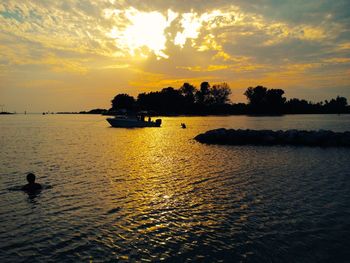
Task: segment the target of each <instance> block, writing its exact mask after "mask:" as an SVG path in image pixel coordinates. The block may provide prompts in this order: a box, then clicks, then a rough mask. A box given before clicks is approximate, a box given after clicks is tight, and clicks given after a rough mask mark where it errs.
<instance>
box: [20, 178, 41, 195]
mask: <svg viewBox="0 0 350 263" xmlns="http://www.w3.org/2000/svg"><path fill="white" fill-rule="evenodd" d="M27 181H28V184H26V185H25V186H23V187H22V190H23V191H26V192H31V193H32V192H36V191H40V190H41V189H42V186H41V184H38V183H36V182H35V174H33V173H29V174H27Z"/></svg>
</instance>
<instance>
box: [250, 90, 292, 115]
mask: <svg viewBox="0 0 350 263" xmlns="http://www.w3.org/2000/svg"><path fill="white" fill-rule="evenodd" d="M283 94H284V91H283V90H281V89H267V88H265V87H263V86H256V87H255V88H253V87H249V88H248V89H247V90H246V91H245V92H244V95H245V96H246V97H247V99H248V102H249V108H250V111H251V112H252V113H258V114H261V113H263V114H265V113H268V114H280V113H282V112H283V108H284V104H285V102H286V98H284V97H282V96H283Z"/></svg>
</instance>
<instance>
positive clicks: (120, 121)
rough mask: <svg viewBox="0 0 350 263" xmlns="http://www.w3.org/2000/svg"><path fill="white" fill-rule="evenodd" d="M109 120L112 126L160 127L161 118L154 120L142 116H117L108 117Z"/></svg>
mask: <svg viewBox="0 0 350 263" xmlns="http://www.w3.org/2000/svg"><path fill="white" fill-rule="evenodd" d="M107 121H108V122H109V124H110V125H111V126H112V127H116V128H141V127H160V125H161V124H162V120H161V119H156V120H155V121H152V120H151V118H148V120H147V121H146V120H144V118H140V117H134V118H132V117H127V116H115V117H114V118H107Z"/></svg>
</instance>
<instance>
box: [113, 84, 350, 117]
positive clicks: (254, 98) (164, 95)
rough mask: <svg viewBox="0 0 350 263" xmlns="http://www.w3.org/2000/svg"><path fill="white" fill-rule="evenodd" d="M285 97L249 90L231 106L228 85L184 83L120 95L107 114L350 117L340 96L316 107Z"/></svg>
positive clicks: (277, 91) (274, 92) (281, 92)
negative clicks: (316, 114)
mask: <svg viewBox="0 0 350 263" xmlns="http://www.w3.org/2000/svg"><path fill="white" fill-rule="evenodd" d="M284 93H285V92H284V90H282V89H268V88H266V87H263V86H256V87H249V88H247V90H246V91H245V92H244V95H245V96H246V98H247V103H231V101H230V95H231V89H230V87H229V85H228V84H227V83H219V84H214V85H210V84H209V82H202V83H201V84H200V87H199V89H197V88H196V87H195V86H194V85H192V84H190V83H184V84H183V85H182V86H181V87H180V88H179V89H175V88H173V87H167V88H163V89H162V90H160V91H155V92H148V93H147V92H144V93H140V94H138V96H137V98H134V97H133V96H130V95H128V94H125V93H123V94H118V95H116V96H115V97H114V98H113V100H112V101H111V102H112V107H111V108H110V109H109V110H108V113H110V114H113V113H117V112H118V111H121V110H127V111H129V112H130V111H131V112H136V111H143V110H145V111H150V112H154V113H155V114H159V115H179V114H184V115H208V114H214V115H215V114H253V115H280V114H301V113H350V107H349V106H348V103H347V99H346V98H345V97H340V96H337V97H336V98H333V99H331V100H329V101H328V100H325V101H322V102H317V103H313V102H310V101H306V100H304V99H297V98H292V99H289V100H287V99H286V98H285V97H284Z"/></svg>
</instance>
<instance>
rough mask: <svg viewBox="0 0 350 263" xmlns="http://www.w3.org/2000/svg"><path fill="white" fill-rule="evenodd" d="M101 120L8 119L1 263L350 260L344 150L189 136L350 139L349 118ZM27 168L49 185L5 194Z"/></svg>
mask: <svg viewBox="0 0 350 263" xmlns="http://www.w3.org/2000/svg"><path fill="white" fill-rule="evenodd" d="M104 119H105V118H104V117H102V116H93V115H92V116H88V115H45V116H42V115H14V116H0V149H1V151H0V262H50V261H51V262H52V261H53V262H88V261H89V260H92V261H93V262H116V261H119V262H123V261H125V262H129V261H131V262H133V261H145V262H148V261H152V262H154V261H155V262H158V261H162V260H165V261H179V262H187V261H199V262H220V261H225V262H240V261H241V262H349V261H350V252H349V247H350V150H349V149H345V148H327V149H324V148H310V147H264V146H260V147H255V146H215V145H203V144H199V143H197V142H195V141H194V140H193V137H194V136H195V135H197V134H198V133H200V132H204V131H206V130H208V129H212V128H219V127H232V128H252V129H290V128H298V129H321V128H322V129H331V130H334V131H345V130H350V115H347V116H345V115H341V116H337V115H323V116H317V115H304V116H303V115H300V116H284V117H260V118H258V117H246V116H233V117H206V118H205V117H177V118H163V127H162V128H144V129H117V128H109V126H108V123H107V122H106V121H105V120H104ZM181 122H185V123H186V124H187V127H188V128H187V129H181V128H180V123H181ZM29 171H33V172H35V173H36V174H37V176H38V181H39V182H40V183H42V184H43V185H45V186H51V187H52V188H51V189H46V190H43V191H42V192H41V194H39V195H38V196H36V197H29V196H28V195H27V194H26V193H23V192H21V191H10V190H8V189H9V188H13V187H16V186H20V185H23V184H25V174H26V173H27V172H29Z"/></svg>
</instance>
